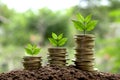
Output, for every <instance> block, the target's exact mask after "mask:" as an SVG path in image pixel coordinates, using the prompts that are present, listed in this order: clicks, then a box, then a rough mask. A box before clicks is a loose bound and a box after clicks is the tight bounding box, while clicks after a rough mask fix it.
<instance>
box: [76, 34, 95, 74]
mask: <svg viewBox="0 0 120 80" xmlns="http://www.w3.org/2000/svg"><path fill="white" fill-rule="evenodd" d="M94 41H95V36H94V35H90V34H83V35H76V36H75V42H76V45H77V46H76V47H75V51H76V54H75V57H76V60H75V65H76V67H77V68H78V69H81V70H83V71H90V72H92V71H94V60H95V58H94V46H95V42H94Z"/></svg>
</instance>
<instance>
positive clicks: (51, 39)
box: [48, 38, 57, 46]
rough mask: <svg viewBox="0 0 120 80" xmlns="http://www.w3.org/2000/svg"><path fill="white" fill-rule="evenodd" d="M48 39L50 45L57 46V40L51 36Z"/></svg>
mask: <svg viewBox="0 0 120 80" xmlns="http://www.w3.org/2000/svg"><path fill="white" fill-rule="evenodd" d="M48 39H49V41H50V43H51V44H52V45H54V46H57V41H56V40H55V39H53V38H48Z"/></svg>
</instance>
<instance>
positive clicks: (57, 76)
mask: <svg viewBox="0 0 120 80" xmlns="http://www.w3.org/2000/svg"><path fill="white" fill-rule="evenodd" d="M0 80H120V74H111V73H104V72H95V73H91V72H85V71H81V70H79V69H76V68H75V67H74V66H68V67H58V66H52V67H49V66H45V67H42V68H40V69H39V70H17V71H11V72H8V73H1V74H0Z"/></svg>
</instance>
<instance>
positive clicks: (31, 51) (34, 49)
mask: <svg viewBox="0 0 120 80" xmlns="http://www.w3.org/2000/svg"><path fill="white" fill-rule="evenodd" d="M40 50H41V49H40V48H38V47H37V46H36V45H31V44H28V45H27V47H26V48H25V51H26V53H27V54H29V55H32V56H33V55H37V54H39V52H40Z"/></svg>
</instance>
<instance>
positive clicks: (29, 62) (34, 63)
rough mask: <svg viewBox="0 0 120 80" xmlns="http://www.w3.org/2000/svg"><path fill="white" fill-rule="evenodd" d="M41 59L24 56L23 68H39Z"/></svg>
mask: <svg viewBox="0 0 120 80" xmlns="http://www.w3.org/2000/svg"><path fill="white" fill-rule="evenodd" d="M41 61H42V60H41V57H33V56H25V57H24V58H23V66H24V69H26V70H35V69H39V68H40V67H41Z"/></svg>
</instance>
